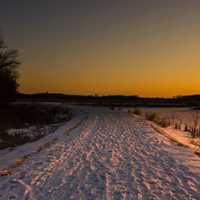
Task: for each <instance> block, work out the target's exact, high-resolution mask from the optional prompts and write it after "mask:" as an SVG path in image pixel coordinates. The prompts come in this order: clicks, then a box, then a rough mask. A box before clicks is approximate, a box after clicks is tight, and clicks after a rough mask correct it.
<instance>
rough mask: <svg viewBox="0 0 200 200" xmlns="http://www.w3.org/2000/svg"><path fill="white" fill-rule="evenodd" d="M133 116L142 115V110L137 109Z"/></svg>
mask: <svg viewBox="0 0 200 200" xmlns="http://www.w3.org/2000/svg"><path fill="white" fill-rule="evenodd" d="M133 114H135V115H141V114H142V112H141V110H140V109H138V108H136V109H134V111H133Z"/></svg>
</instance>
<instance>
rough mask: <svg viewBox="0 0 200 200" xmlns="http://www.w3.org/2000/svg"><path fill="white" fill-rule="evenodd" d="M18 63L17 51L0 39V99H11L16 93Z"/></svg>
mask: <svg viewBox="0 0 200 200" xmlns="http://www.w3.org/2000/svg"><path fill="white" fill-rule="evenodd" d="M19 64H20V63H19V61H18V51H17V50H14V49H9V48H8V47H7V46H6V45H5V44H4V41H3V40H2V39H0V101H4V100H8V99H11V98H13V97H14V96H15V95H16V94H17V88H18V83H17V78H18V71H17V68H18V66H19Z"/></svg>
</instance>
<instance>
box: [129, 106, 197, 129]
mask: <svg viewBox="0 0 200 200" xmlns="http://www.w3.org/2000/svg"><path fill="white" fill-rule="evenodd" d="M138 109H139V110H140V111H141V112H142V114H143V115H145V113H156V114H157V115H158V116H160V117H165V118H169V119H171V120H172V119H174V120H175V121H177V122H179V123H181V124H187V125H188V126H193V122H194V119H193V118H194V114H195V112H196V111H195V110H192V108H188V107H185V108H176V107H175V108H148V107H147V108H144V107H141V108H138ZM132 110H134V109H132ZM199 125H200V119H199Z"/></svg>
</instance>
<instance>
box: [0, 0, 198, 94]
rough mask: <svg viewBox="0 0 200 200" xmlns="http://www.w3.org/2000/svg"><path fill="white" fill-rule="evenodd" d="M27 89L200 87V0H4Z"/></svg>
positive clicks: (8, 37)
mask: <svg viewBox="0 0 200 200" xmlns="http://www.w3.org/2000/svg"><path fill="white" fill-rule="evenodd" d="M0 7H1V12H0V27H1V30H2V33H3V37H4V40H5V41H6V43H7V45H8V46H9V47H13V48H17V49H18V50H19V52H20V60H21V62H22V66H21V67H20V73H21V76H20V84H21V86H20V91H21V92H27V93H32V92H46V91H49V92H62V93H68V94H84V95H86V94H100V95H108V94H124V95H135V94H137V95H140V96H174V95H179V94H193V93H200V12H199V11H200V1H198V0H71V1H69V0H57V1H55V0H42V1H41V0H34V1H29V0H0Z"/></svg>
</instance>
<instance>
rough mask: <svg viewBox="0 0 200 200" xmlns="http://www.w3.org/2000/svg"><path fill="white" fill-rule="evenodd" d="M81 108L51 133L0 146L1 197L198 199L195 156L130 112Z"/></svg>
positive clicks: (199, 167)
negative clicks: (28, 141) (5, 147)
mask: <svg viewBox="0 0 200 200" xmlns="http://www.w3.org/2000/svg"><path fill="white" fill-rule="evenodd" d="M81 112H83V113H84V114H82V115H81V114H80V115H76V116H77V117H75V118H74V119H72V120H71V121H69V122H67V123H66V124H64V125H63V126H62V127H60V128H59V129H58V130H57V131H56V132H55V133H54V134H51V135H47V136H46V137H44V138H42V139H41V140H39V141H37V142H34V143H31V144H26V145H23V146H20V147H18V148H16V149H15V150H13V151H8V150H2V151H0V170H1V172H2V176H0V199H1V200H7V199H12V200H15V199H16V200H18V199H19V200H21V199H22V200H23V199H30V200H46V199H48V200H51V199H52V200H53V199H56V200H58V199H59V200H64V199H74V200H78V199H99V200H103V199H114V200H117V199H127V200H128V199H144V200H150V199H152V200H154V199H155V200H156V199H162V200H163V199H166V200H168V199H172V200H175V199H177V200H194V199H196V200H198V199H200V157H198V156H197V155H195V154H194V153H193V152H191V151H190V150H189V149H186V148H184V147H181V146H178V145H176V144H174V143H172V142H171V141H170V140H168V139H167V138H166V137H164V136H162V135H160V134H159V133H157V132H156V131H154V130H153V129H152V128H151V127H150V126H149V125H148V123H147V122H145V121H144V120H143V119H141V118H134V117H132V116H130V114H129V113H128V112H124V111H111V110H109V109H107V108H89V109H88V108H81ZM3 170H4V174H3Z"/></svg>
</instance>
